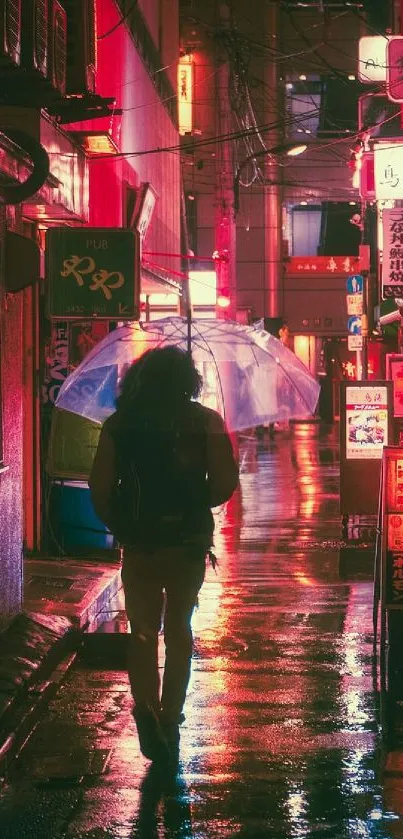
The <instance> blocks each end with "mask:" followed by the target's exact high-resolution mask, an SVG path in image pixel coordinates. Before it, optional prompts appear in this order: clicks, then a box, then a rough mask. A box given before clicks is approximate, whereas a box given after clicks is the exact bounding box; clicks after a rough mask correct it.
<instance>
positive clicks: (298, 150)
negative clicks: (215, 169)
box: [234, 143, 307, 213]
mask: <svg viewBox="0 0 403 839" xmlns="http://www.w3.org/2000/svg"><path fill="white" fill-rule="evenodd" d="M306 148H307V146H306V144H304V143H298V145H297V144H296V143H292V144H290V143H282V145H280V146H273V148H271V149H259V151H256V152H253V154H249V155H248V157H245V160H243V161H242V163H240V164H239V166H238V169H237V170H236V172H235V177H234V211H235V212H236V213H237V212H238V210H239V182H240V178H241V175H242V172H243V170H244V169H245V166H247V165H248V163H250V162H251V160H255V158H256V157H267V156H269V155H271V154H273V155H276V154H282V153H283V152H285V153H286V154H287V155H288V157H297V156H298V155H299V154H302V153H303V152H304V151H305V150H306Z"/></svg>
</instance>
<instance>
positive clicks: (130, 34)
mask: <svg viewBox="0 0 403 839" xmlns="http://www.w3.org/2000/svg"><path fill="white" fill-rule="evenodd" d="M2 5H3V6H7V7H8V6H13V11H14V14H13V15H12V16H10V15H6V14H5V15H2V16H1V21H2V23H1V26H4V27H6V29H5V32H4V33H3V35H4V37H2V44H3V53H2V54H1V55H0V85H1V90H2V93H1V95H0V132H1V133H0V171H1V176H2V183H3V182H4V183H5V184H6V185H8V187H9V192H8V193H7V194H6V191H5V190H4V192H2V194H1V200H2V204H1V218H0V222H1V226H0V234H1V235H0V243H1V254H2V261H1V275H0V286H1V298H0V352H1V359H0V361H1V377H0V402H1V404H0V408H1V412H0V417H1V428H0V570H1V577H2V586H1V592H0V628H3V627H4V626H5V625H7V623H8V622H9V621H10V620H11V619H12V617H13V616H14V615H15V614H17V613H18V612H19V611H21V609H22V608H23V582H24V567H23V559H24V555H25V554H26V553H27V552H34V553H36V552H41V551H43V549H44V548H46V544H45V542H44V525H45V523H46V517H47V505H48V501H49V498H48V491H49V475H48V470H47V464H46V460H47V450H48V442H49V439H48V438H49V429H50V424H51V416H52V411H53V405H54V400H55V398H56V396H57V392H58V389H59V388H60V385H61V383H62V382H63V380H64V378H65V377H66V376H67V375H68V373H69V371H70V370H71V369H72V367H73V366H74V365H75V364H76V363H77V362H78V361H79V360H80V357H82V355H83V354H85V351H86V350H87V349H88V348H89V346H91V345H92V344H93V343H94V342H95V341H96V340H98V339H99V338H100V337H102V335H103V334H105V330H108V329H109V328H110V324H109V322H101V321H98V322H97V323H94V322H93V321H91V322H90V323H89V324H88V323H87V324H83V323H82V322H81V321H76V322H74V321H72V320H71V319H67V318H66V319H61V318H60V317H58V319H49V317H48V316H47V292H48V284H47V253H46V251H47V245H46V242H47V231H48V230H50V229H53V228H55V227H70V228H71V227H79V228H82V227H83V226H84V227H85V226H90V227H101V228H113V229H119V228H131V227H134V228H135V227H136V226H138V225H139V224H140V223H141V224H142V233H143V237H142V256H141V271H140V288H139V289H138V290H137V293H138V294H143V295H146V296H149V295H150V294H151V293H153V292H155V291H156V290H158V291H161V290H162V291H163V292H165V291H166V290H169V291H171V290H173V291H174V293H175V294H176V296H177V298H178V299H179V291H180V276H179V275H180V271H179V270H177V269H179V268H180V265H181V263H180V251H181V219H180V162H179V156H178V154H177V151H178V139H179V137H178V128H177V111H176V77H177V57H178V52H179V44H178V31H179V29H178V27H179V18H178V8H177V3H176V2H175V0H174V1H173V2H171V0H162V2H161V0H143V2H139V3H138V4H132V3H130V2H128V0H119V2H118V0H61V2H58V0H48V2H46V0H41V1H40V0H24V2H22V3H20V2H17V3H14V4H12V3H6V2H5V3H3V4H2ZM14 7H15V8H14ZM6 11H10V9H9V8H7V10H6ZM7 26H8V27H9V28H8V29H7ZM21 132H22V134H21ZM27 137H28V138H30V139H26V138H27ZM24 140H25V141H26V142H25V144H24V142H23V141H24ZM33 143H34V151H35V152H37V155H38V161H35V160H34V159H33V152H32V146H33ZM162 149H166V151H160V150H162ZM46 161H47V163H48V171H46V172H45V169H46ZM41 164H42V167H45V169H44V172H43V178H42V182H41ZM31 176H32V177H31ZM27 178H28V180H29V179H30V183H31V185H32V189H31V190H29V185H28V186H27V187H25V188H23V189H22V192H21V194H20V196H19V195H18V194H17V193H15V194H12V192H11V187H18V188H19V187H20V184H21V183H23V182H24V181H25V180H26V179H27ZM0 189H3V188H2V187H0ZM139 216H141V218H140V217H139ZM13 236H14V237H20V238H19V239H18V238H17V239H16V238H13ZM27 243H28V245H27ZM26 248H28V252H27V251H26ZM22 253H24V256H22ZM77 334H79V335H81V338H83V337H84V338H86V339H87V338H88V346H84V341H83V340H80V342H78V341H77V340H76V337H77ZM78 344H79V346H78ZM80 354H81V355H80Z"/></svg>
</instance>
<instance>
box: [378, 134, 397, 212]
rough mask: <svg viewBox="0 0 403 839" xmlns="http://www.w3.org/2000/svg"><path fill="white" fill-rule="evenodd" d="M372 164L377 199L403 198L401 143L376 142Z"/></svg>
mask: <svg viewBox="0 0 403 839" xmlns="http://www.w3.org/2000/svg"><path fill="white" fill-rule="evenodd" d="M374 164H375V195H376V198H377V200H380V199H385V198H386V199H388V200H390V199H391V198H392V199H400V198H403V143H402V142H396V141H394V140H393V141H392V140H390V141H389V142H384V143H376V145H375V146H374Z"/></svg>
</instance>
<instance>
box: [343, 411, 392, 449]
mask: <svg viewBox="0 0 403 839" xmlns="http://www.w3.org/2000/svg"><path fill="white" fill-rule="evenodd" d="M386 419H387V415H386V412H385V411H378V412H376V413H375V412H373V411H360V412H357V413H356V414H353V415H352V416H350V417H349V418H348V440H349V442H350V443H356V444H358V445H360V446H363V447H365V446H373V445H383V444H384V442H385V430H386Z"/></svg>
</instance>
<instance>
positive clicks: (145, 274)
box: [140, 261, 182, 297]
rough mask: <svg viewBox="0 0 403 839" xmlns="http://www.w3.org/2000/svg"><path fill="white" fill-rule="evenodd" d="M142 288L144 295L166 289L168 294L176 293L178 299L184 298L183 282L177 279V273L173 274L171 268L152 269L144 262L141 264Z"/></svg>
mask: <svg viewBox="0 0 403 839" xmlns="http://www.w3.org/2000/svg"><path fill="white" fill-rule="evenodd" d="M140 273H141V286H140V291H141V293H142V294H153V293H154V292H160V293H161V291H162V289H165V291H166V292H170V293H171V294H172V293H176V294H177V295H178V297H181V296H182V282H181V281H180V280H179V279H177V278H176V277H175V274H176V273H177V272H172V271H170V270H169V268H162V267H161V266H158V267H157V266H155V265H153V266H152V267H151V266H150V265H149V264H147V262H145V261H143V262H142V263H141V270H140Z"/></svg>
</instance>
